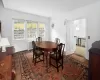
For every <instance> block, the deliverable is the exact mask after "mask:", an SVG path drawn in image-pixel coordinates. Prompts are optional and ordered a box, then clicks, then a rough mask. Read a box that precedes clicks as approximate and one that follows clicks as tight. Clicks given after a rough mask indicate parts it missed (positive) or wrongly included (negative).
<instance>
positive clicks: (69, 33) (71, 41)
mask: <svg viewBox="0 0 100 80" xmlns="http://www.w3.org/2000/svg"><path fill="white" fill-rule="evenodd" d="M74 34H75V25H74V21H71V20H66V51H67V54H72V53H74V51H75V49H76V40H75V37H74Z"/></svg>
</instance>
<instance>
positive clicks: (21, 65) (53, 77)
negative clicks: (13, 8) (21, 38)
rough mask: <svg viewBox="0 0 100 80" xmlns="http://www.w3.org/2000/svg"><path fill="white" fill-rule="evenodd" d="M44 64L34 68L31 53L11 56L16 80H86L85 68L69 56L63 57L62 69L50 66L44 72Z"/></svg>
mask: <svg viewBox="0 0 100 80" xmlns="http://www.w3.org/2000/svg"><path fill="white" fill-rule="evenodd" d="M45 65H46V64H45V62H44V63H43V62H39V63H37V64H36V66H34V64H33V63H32V52H18V53H16V54H14V55H13V65H12V66H13V69H15V71H16V80H87V70H86V69H85V68H86V67H87V66H85V65H84V64H81V63H80V62H78V61H77V60H75V59H73V58H72V57H71V55H68V56H64V69H63V70H62V69H61V68H59V72H57V70H56V68H54V67H52V66H50V67H49V72H48V73H47V72H46V67H45Z"/></svg>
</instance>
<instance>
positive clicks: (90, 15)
mask: <svg viewBox="0 0 100 80" xmlns="http://www.w3.org/2000/svg"><path fill="white" fill-rule="evenodd" d="M66 18H67V19H71V20H75V19H80V18H86V24H87V25H86V27H87V36H90V39H88V40H87V52H86V58H87V59H88V58H89V57H88V50H89V49H90V48H91V44H92V43H93V42H94V41H98V40H100V34H99V33H100V2H97V3H94V4H91V5H88V6H85V7H82V8H79V9H76V10H73V11H71V12H69V14H68V15H67V17H66ZM87 36H86V37H87Z"/></svg>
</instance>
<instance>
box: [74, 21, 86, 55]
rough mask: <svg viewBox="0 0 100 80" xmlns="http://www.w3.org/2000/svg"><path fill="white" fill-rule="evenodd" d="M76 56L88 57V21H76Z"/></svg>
mask: <svg viewBox="0 0 100 80" xmlns="http://www.w3.org/2000/svg"><path fill="white" fill-rule="evenodd" d="M74 26H75V28H74V40H75V54H77V55H79V56H82V57H85V55H86V30H87V29H86V19H77V20H74Z"/></svg>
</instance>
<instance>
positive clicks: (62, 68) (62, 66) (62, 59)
mask: <svg viewBox="0 0 100 80" xmlns="http://www.w3.org/2000/svg"><path fill="white" fill-rule="evenodd" d="M62 69H63V59H62Z"/></svg>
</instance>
